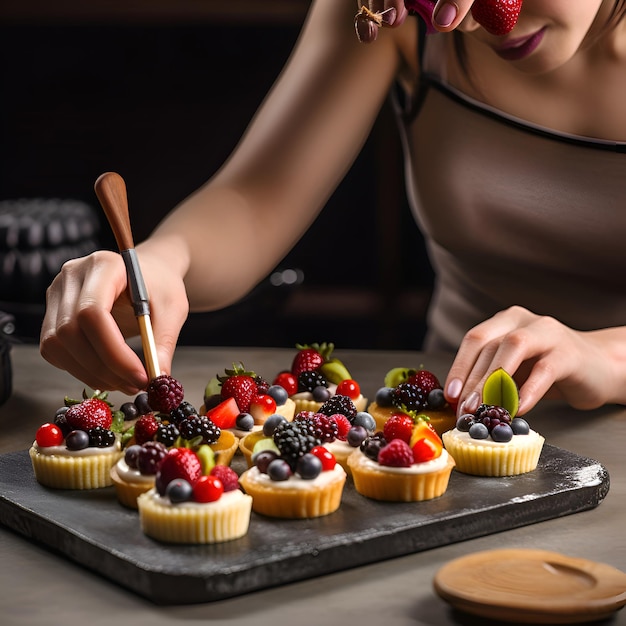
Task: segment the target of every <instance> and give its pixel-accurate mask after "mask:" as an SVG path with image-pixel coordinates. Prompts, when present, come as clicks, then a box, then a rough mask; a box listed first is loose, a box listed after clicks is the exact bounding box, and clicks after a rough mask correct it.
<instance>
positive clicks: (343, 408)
mask: <svg viewBox="0 0 626 626" xmlns="http://www.w3.org/2000/svg"><path fill="white" fill-rule="evenodd" d="M317 412H318V413H322V414H323V415H335V414H337V413H340V414H341V415H345V416H346V417H347V418H348V420H349V421H350V423H351V424H352V423H354V419H355V418H356V414H357V413H358V411H357V408H356V406H354V402H352V399H351V398H349V397H348V396H341V395H334V396H333V397H332V398H329V399H328V400H326V402H324V404H322V406H321V407H320V408H319V409H318V411H317Z"/></svg>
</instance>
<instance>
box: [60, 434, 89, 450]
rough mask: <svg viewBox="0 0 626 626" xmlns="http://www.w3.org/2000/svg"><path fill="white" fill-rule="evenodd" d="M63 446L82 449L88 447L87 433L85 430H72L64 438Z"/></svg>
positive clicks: (70, 448) (69, 448)
mask: <svg viewBox="0 0 626 626" xmlns="http://www.w3.org/2000/svg"><path fill="white" fill-rule="evenodd" d="M65 447H66V448H67V449H68V450H84V449H85V448H88V447H89V435H88V434H87V431H85V430H73V431H71V432H69V433H68V434H67V437H66V438H65Z"/></svg>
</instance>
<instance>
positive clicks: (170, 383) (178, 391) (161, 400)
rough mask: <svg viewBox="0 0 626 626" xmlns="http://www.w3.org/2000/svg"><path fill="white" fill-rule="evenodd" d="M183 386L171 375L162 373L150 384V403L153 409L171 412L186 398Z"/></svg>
mask: <svg viewBox="0 0 626 626" xmlns="http://www.w3.org/2000/svg"><path fill="white" fill-rule="evenodd" d="M184 397H185V392H184V389H183V386H182V385H181V384H180V383H179V382H178V381H177V380H176V379H175V378H172V377H171V376H168V375H166V374H162V375H161V376H157V377H156V378H153V379H152V380H151V381H150V383H149V384H148V404H149V405H150V408H151V409H152V410H153V411H158V412H160V413H169V412H170V411H173V410H174V409H175V408H176V407H177V406H178V405H179V404H180V403H181V402H182V401H183V399H184Z"/></svg>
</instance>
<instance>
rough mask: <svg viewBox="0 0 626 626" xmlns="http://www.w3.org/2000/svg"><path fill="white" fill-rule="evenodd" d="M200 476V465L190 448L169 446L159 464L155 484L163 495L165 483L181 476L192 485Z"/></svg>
mask: <svg viewBox="0 0 626 626" xmlns="http://www.w3.org/2000/svg"><path fill="white" fill-rule="evenodd" d="M200 476H202V465H201V463H200V459H199V458H198V455H197V454H196V453H195V452H194V451H193V450H192V449H191V448H171V449H170V450H169V451H168V453H167V455H166V456H165V458H164V459H163V460H162V461H161V464H160V465H159V469H158V471H157V474H156V480H155V486H156V489H157V491H158V492H159V494H160V495H162V496H163V495H165V489H166V488H167V485H168V484H169V483H170V482H171V481H172V480H174V479H175V478H182V479H184V480H186V481H187V482H188V483H189V484H190V485H192V486H193V485H194V483H195V482H196V481H197V480H198V478H200Z"/></svg>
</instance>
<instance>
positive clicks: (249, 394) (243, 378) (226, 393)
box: [217, 363, 259, 413]
mask: <svg viewBox="0 0 626 626" xmlns="http://www.w3.org/2000/svg"><path fill="white" fill-rule="evenodd" d="M224 371H225V374H226V375H225V376H218V377H217V378H218V380H219V381H220V382H221V383H222V387H221V390H220V395H221V396H222V399H223V400H227V399H228V398H234V399H235V402H236V403H237V406H238V407H239V410H240V411H241V412H242V413H248V412H249V411H250V403H251V402H252V400H254V398H256V396H257V395H258V394H259V387H258V384H257V378H258V377H257V375H256V374H255V373H254V372H252V371H248V370H246V368H245V367H244V365H243V363H233V368H232V369H227V370H224Z"/></svg>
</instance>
